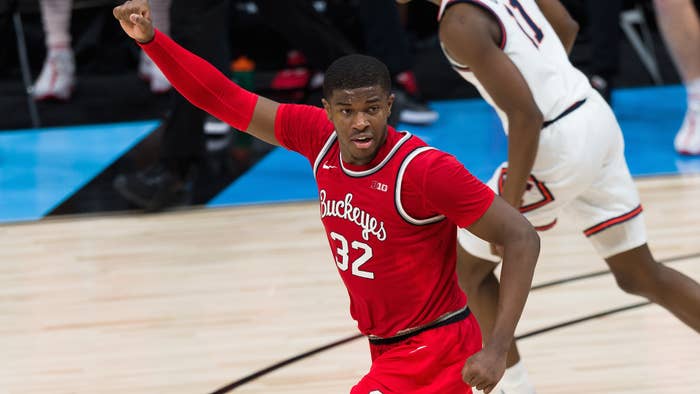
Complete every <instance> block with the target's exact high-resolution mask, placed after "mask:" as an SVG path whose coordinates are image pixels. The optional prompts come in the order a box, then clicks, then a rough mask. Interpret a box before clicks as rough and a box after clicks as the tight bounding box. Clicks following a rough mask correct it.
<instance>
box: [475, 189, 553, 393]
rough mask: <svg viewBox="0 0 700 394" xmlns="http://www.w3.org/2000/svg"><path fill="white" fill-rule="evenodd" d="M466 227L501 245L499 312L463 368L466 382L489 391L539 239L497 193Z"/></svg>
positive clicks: (532, 269)
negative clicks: (482, 340)
mask: <svg viewBox="0 0 700 394" xmlns="http://www.w3.org/2000/svg"><path fill="white" fill-rule="evenodd" d="M468 230H469V231H471V232H472V233H473V234H475V235H476V236H478V237H480V238H482V239H484V240H486V241H489V242H491V243H492V244H496V245H500V246H501V247H502V253H503V256H502V257H503V267H502V269H501V286H500V294H499V296H500V297H499V302H498V314H497V315H496V321H495V323H494V327H493V331H492V332H491V333H490V334H489V335H488V336H485V337H484V349H483V350H482V351H481V352H479V353H477V354H475V355H473V356H472V357H470V358H469V360H467V362H466V364H465V365H464V368H463V369H462V376H463V378H464V380H465V382H467V383H468V384H470V385H471V386H472V387H476V388H478V389H480V390H483V391H484V392H485V393H489V392H490V391H491V390H492V389H493V387H494V386H495V385H496V383H498V381H499V380H500V379H501V377H502V376H503V373H504V371H505V367H506V358H507V355H508V349H509V347H510V344H511V342H512V341H513V336H514V335H515V327H516V325H517V323H518V321H519V320H520V315H521V314H522V312H523V308H524V307H525V301H526V300H527V296H528V294H529V292H530V287H531V286H532V277H533V274H534V272H535V264H536V263H537V258H538V256H539V251H540V239H539V236H538V235H537V232H536V231H535V229H534V228H533V227H532V225H531V224H530V222H528V221H527V219H525V217H524V216H522V215H521V214H520V212H518V211H517V210H516V209H515V208H513V207H512V206H510V205H509V204H507V203H506V202H505V201H503V199H501V198H500V197H498V196H496V197H495V199H494V200H493V203H491V206H490V207H489V209H488V210H487V211H486V213H485V214H484V215H483V216H482V217H481V218H480V219H479V220H477V221H476V222H475V223H474V224H472V225H471V226H469V228H468ZM494 379H495V380H494Z"/></svg>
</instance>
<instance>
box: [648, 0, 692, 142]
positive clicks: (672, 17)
mask: <svg viewBox="0 0 700 394" xmlns="http://www.w3.org/2000/svg"><path fill="white" fill-rule="evenodd" d="M654 7H655V9H656V20H657V22H658V24H659V27H660V30H661V33H662V35H663V38H664V40H665V42H666V46H668V48H669V50H670V52H671V56H672V57H673V60H674V62H675V64H676V68H677V69H678V72H679V73H680V75H681V79H682V81H683V85H684V86H685V89H686V92H687V106H688V108H687V110H686V113H685V118H684V119H683V124H682V125H681V128H680V129H679V130H678V133H677V134H676V138H675V139H674V143H673V146H674V148H675V149H676V151H677V152H678V153H681V154H684V155H700V19H698V11H697V8H696V6H695V5H694V4H693V1H691V0H654Z"/></svg>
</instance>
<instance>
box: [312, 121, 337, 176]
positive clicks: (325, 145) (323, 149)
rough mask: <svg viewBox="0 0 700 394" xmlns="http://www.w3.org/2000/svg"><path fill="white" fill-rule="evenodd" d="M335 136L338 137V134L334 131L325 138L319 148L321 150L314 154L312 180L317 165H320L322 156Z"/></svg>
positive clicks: (324, 155)
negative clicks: (324, 141) (321, 146)
mask: <svg viewBox="0 0 700 394" xmlns="http://www.w3.org/2000/svg"><path fill="white" fill-rule="evenodd" d="M337 138H338V134H337V133H336V132H335V131H334V132H332V133H331V135H330V136H329V137H328V139H327V140H326V143H325V144H324V145H323V148H322V149H321V151H320V152H318V155H317V156H316V160H315V161H314V180H315V179H316V172H317V171H318V166H319V165H321V161H322V160H323V158H324V157H326V154H327V153H328V151H329V150H330V149H331V146H333V143H334V142H335V140H336V139H337Z"/></svg>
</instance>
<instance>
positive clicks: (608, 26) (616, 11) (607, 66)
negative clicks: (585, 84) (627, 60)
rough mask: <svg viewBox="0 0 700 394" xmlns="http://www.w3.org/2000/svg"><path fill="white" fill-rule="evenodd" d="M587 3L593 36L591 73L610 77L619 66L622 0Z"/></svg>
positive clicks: (592, 0)
mask: <svg viewBox="0 0 700 394" xmlns="http://www.w3.org/2000/svg"><path fill="white" fill-rule="evenodd" d="M585 4H586V11H587V13H588V23H589V31H590V36H591V62H590V64H591V67H590V73H591V74H592V75H600V76H601V77H603V78H605V79H610V78H612V77H613V76H614V75H615V74H617V71H618V68H619V60H620V37H621V34H620V26H619V23H620V22H619V21H620V12H621V11H622V0H587V1H586V2H585Z"/></svg>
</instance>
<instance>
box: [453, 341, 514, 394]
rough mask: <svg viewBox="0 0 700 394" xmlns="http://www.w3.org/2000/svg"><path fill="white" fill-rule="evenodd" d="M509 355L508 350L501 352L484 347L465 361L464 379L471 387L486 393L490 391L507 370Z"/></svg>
mask: <svg viewBox="0 0 700 394" xmlns="http://www.w3.org/2000/svg"><path fill="white" fill-rule="evenodd" d="M507 355H508V353H507V352H505V353H499V352H494V351H491V350H490V349H489V348H488V347H486V348H484V349H483V350H481V351H480V352H479V353H476V354H474V355H473V356H471V357H469V359H468V360H467V362H466V363H464V367H463V368H462V379H463V380H464V382H465V383H466V384H468V385H470V386H471V387H475V388H477V389H479V390H481V391H483V392H484V393H485V394H488V393H490V392H491V390H493V388H494V386H496V383H498V381H499V380H501V377H503V373H504V372H505V371H506V357H507Z"/></svg>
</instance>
